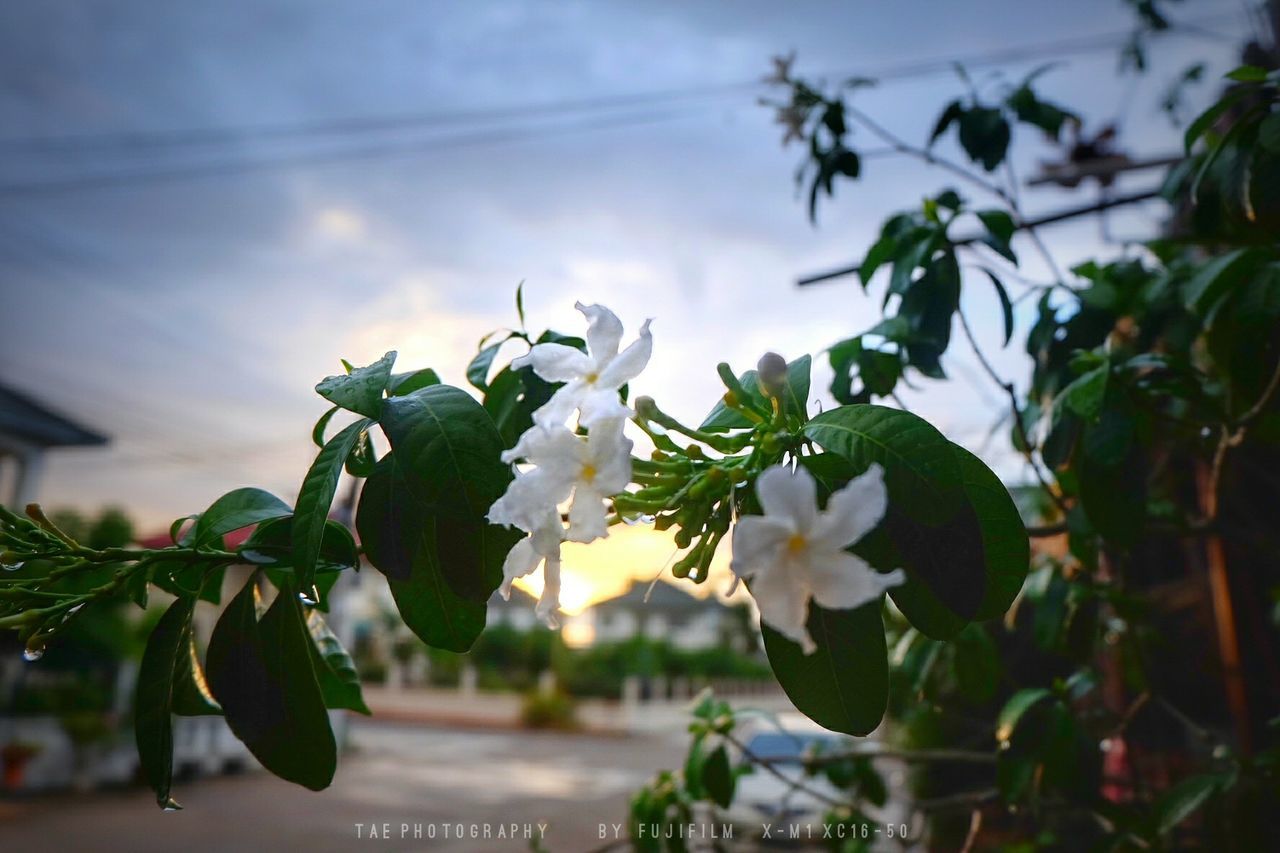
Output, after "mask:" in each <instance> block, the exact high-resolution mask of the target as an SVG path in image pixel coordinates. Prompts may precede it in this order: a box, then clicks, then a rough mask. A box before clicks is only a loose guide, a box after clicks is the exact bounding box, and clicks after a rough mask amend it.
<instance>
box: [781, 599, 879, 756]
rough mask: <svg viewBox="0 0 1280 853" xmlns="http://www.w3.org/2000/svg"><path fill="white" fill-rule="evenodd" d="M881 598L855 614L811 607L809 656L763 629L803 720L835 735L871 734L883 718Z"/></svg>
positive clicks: (796, 646)
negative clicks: (811, 647) (813, 645)
mask: <svg viewBox="0 0 1280 853" xmlns="http://www.w3.org/2000/svg"><path fill="white" fill-rule="evenodd" d="M882 607H883V602H882V600H881V599H877V600H875V601H872V602H869V603H867V604H864V605H863V606H861V607H857V608H854V609H852V610H826V609H824V608H822V607H819V606H818V605H817V604H814V603H811V604H810V605H809V621H808V623H807V624H808V629H809V634H810V635H811V636H812V637H813V641H814V643H816V644H817V647H818V648H817V650H816V651H815V652H813V654H809V655H806V654H805V653H804V651H803V650H801V648H800V646H799V644H797V643H794V642H792V641H791V640H788V639H787V638H786V637H784V636H782V635H781V634H779V633H778V632H777V631H774V630H773V629H772V628H770V627H769V626H768V624H767V623H764V624H761V626H760V628H761V631H762V632H763V633H764V647H765V652H766V653H767V654H768V656H769V665H770V666H771V667H772V668H773V674H774V676H775V677H776V678H777V679H778V683H779V684H781V685H782V689H783V690H785V691H786V693H787V697H788V698H789V699H791V701H792V702H793V703H794V704H795V706H796V708H798V709H799V710H800V711H801V712H802V713H803V714H804V715H805V716H807V717H808V718H809V719H811V720H813V721H814V722H815V723H817V724H818V725H820V726H824V727H826V728H828V729H831V730H832V731H837V732H844V733H845V734H850V735H857V736H862V735H866V734H869V733H870V732H871V731H872V730H873V729H874V728H875V727H876V726H878V725H880V719H881V718H882V717H883V716H884V709H885V703H886V702H887V700H888V693H889V663H888V652H887V650H886V648H885V639H884V623H883V621H882V620H881V617H880V610H881V608H882Z"/></svg>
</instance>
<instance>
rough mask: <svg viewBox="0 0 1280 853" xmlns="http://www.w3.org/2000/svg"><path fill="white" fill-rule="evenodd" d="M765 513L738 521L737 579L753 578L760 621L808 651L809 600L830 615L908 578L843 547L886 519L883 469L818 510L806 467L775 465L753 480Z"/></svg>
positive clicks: (850, 485)
mask: <svg viewBox="0 0 1280 853" xmlns="http://www.w3.org/2000/svg"><path fill="white" fill-rule="evenodd" d="M756 496H757V497H758V498H759V499H760V508H761V509H763V510H764V514H763V515H748V516H744V517H742V518H740V519H739V520H738V523H737V525H736V526H735V527H734V529H733V562H732V564H731V568H732V569H733V572H734V574H736V575H737V576H738V577H740V578H743V579H746V580H750V581H751V595H752V597H753V598H755V600H756V606H757V607H758V608H759V609H760V618H761V620H762V621H764V622H765V623H767V624H768V625H769V626H770V627H772V628H773V629H774V630H776V631H777V632H778V633H780V634H782V635H783V636H784V637H787V638H789V639H791V640H794V641H795V642H797V643H799V644H800V646H801V647H802V648H803V649H804V652H805V654H811V653H812V652H813V651H815V650H816V648H817V646H816V645H815V643H814V642H813V638H812V637H810V636H809V630H808V628H807V627H806V622H807V621H808V617H809V600H810V599H811V598H812V599H813V600H814V601H816V602H817V603H818V604H819V606H821V607H826V608H830V609H833V610H845V609H850V608H854V607H860V606H861V605H863V604H866V603H867V602H869V601H874V600H875V599H876V598H878V597H879V596H880V595H882V594H883V593H884V591H885V590H887V589H889V588H890V587H893V586H897V585H898V584H901V583H902V582H904V581H905V580H906V576H905V575H904V574H903V573H902V570H901V569H894V570H893V571H891V572H886V573H883V574H882V573H880V572H877V571H875V570H874V569H872V568H871V566H869V565H868V564H867V563H866V562H865V561H864V560H862V559H861V558H859V557H856V556H854V555H853V554H850V553H849V552H848V551H846V550H845V548H847V547H849V546H850V545H852V544H853V543H855V542H857V541H858V540H859V539H861V538H862V537H863V536H865V535H866V534H867V533H869V532H870V531H871V530H872V528H874V527H875V526H876V525H877V524H879V523H880V519H881V518H883V517H884V511H885V507H886V505H887V503H888V495H887V493H886V491H885V487H884V471H883V470H882V469H881V468H880V466H879V465H872V466H871V467H870V468H869V469H867V471H866V473H864V474H863V475H862V476H860V477H856V478H854V479H853V480H851V481H849V483H848V485H846V486H845V487H844V488H842V489H840V490H839V491H836V492H834V493H833V494H832V495H831V498H830V499H829V500H828V501H827V508H826V509H825V510H819V509H818V495H817V486H816V484H815V483H814V480H813V475H811V474H810V473H809V472H808V470H806V469H805V468H801V467H797V468H795V469H794V470H793V469H791V468H787V467H785V466H783V465H774V466H773V467H772V468H769V469H767V470H766V471H764V472H763V473H762V474H761V475H760V476H759V477H758V478H757V479H756Z"/></svg>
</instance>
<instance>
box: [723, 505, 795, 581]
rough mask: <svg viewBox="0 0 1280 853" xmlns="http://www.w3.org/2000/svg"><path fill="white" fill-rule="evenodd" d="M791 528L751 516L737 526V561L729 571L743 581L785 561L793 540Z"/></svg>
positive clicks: (735, 537)
mask: <svg viewBox="0 0 1280 853" xmlns="http://www.w3.org/2000/svg"><path fill="white" fill-rule="evenodd" d="M791 533H792V531H791V528H790V526H789V525H787V524H784V523H781V522H779V521H778V520H776V519H773V518H769V517H767V516H763V515H748V516H745V517H743V518H740V519H738V523H737V524H735V525H734V526H733V558H732V560H731V561H730V563H729V567H730V568H731V569H732V570H733V573H734V574H736V575H738V576H739V577H751V576H752V575H754V574H755V573H756V572H759V571H762V570H764V571H767V570H768V569H769V567H771V566H772V565H774V564H775V563H777V562H779V561H780V560H781V559H782V553H781V552H782V549H783V547H784V546H785V545H786V542H787V539H788V538H789V537H790V536H791Z"/></svg>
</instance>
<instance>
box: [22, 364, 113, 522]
mask: <svg viewBox="0 0 1280 853" xmlns="http://www.w3.org/2000/svg"><path fill="white" fill-rule="evenodd" d="M106 443H107V437H106V436H104V435H102V434H100V433H97V432H94V431H93V430H91V429H89V428H87V427H85V426H82V425H80V424H78V423H76V422H75V421H73V420H71V419H70V418H67V417H64V416H63V415H60V414H58V413H56V412H54V411H52V410H51V409H49V408H48V407H46V406H45V405H44V404H42V403H40V402H37V401H36V400H34V399H32V398H31V397H29V396H27V395H26V394H23V393H22V392H20V391H16V390H14V389H13V388H10V387H9V386H7V385H0V488H3V490H2V491H0V502H3V503H5V504H6V505H8V506H11V507H23V506H26V505H27V504H29V503H32V502H34V501H35V500H36V499H37V496H38V493H39V489H40V477H41V474H42V473H43V471H44V463H45V454H46V453H48V452H49V451H50V450H53V449H55V448H65V447H100V446H102V445H104V444H106Z"/></svg>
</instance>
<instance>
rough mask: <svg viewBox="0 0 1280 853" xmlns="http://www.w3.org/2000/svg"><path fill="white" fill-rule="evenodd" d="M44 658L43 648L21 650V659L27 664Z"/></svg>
mask: <svg viewBox="0 0 1280 853" xmlns="http://www.w3.org/2000/svg"><path fill="white" fill-rule="evenodd" d="M42 657H44V646H27V647H26V648H25V649H23V650H22V659H23V660H25V661H27V662H28V663H30V662H32V661H38V660H40V658H42Z"/></svg>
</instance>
